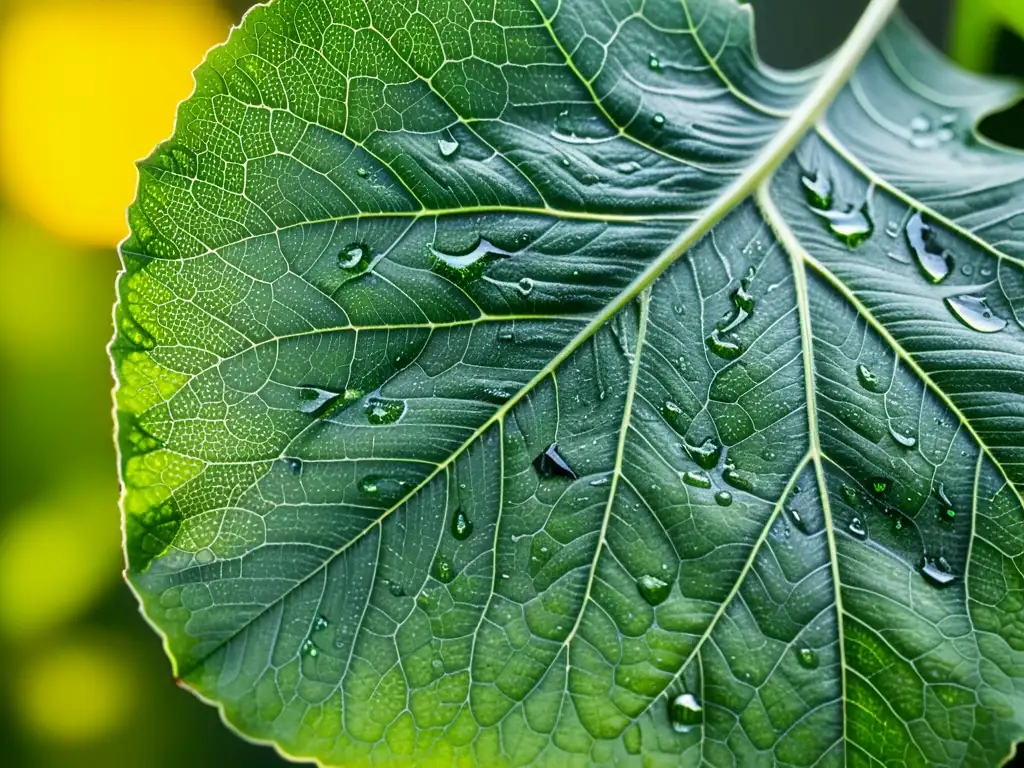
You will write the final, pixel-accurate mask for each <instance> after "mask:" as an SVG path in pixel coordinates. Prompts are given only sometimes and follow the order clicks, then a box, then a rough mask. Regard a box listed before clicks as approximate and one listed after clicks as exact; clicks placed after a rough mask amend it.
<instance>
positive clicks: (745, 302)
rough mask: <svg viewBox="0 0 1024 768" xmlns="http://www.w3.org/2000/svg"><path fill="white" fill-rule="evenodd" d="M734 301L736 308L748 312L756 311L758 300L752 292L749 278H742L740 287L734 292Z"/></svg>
mask: <svg viewBox="0 0 1024 768" xmlns="http://www.w3.org/2000/svg"><path fill="white" fill-rule="evenodd" d="M732 303H733V304H734V305H735V306H736V309H739V310H742V311H743V312H746V313H747V314H750V313H751V312H753V311H754V304H755V303H756V301H755V299H754V295H753V294H752V293H750V279H749V278H744V279H743V280H741V281H740V286H739V288H737V289H736V290H735V291H733V292H732Z"/></svg>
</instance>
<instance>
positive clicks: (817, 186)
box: [800, 173, 832, 211]
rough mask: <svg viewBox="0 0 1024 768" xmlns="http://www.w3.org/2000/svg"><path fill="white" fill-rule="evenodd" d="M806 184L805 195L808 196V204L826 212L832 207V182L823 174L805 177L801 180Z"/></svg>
mask: <svg viewBox="0 0 1024 768" xmlns="http://www.w3.org/2000/svg"><path fill="white" fill-rule="evenodd" d="M800 180H801V181H802V182H803V184H804V193H805V194H806V195H807V202H808V203H810V204H811V207H812V208H816V209H817V210H819V211H825V210H828V209H829V208H831V207H832V182H830V181H829V180H828V177H827V176H825V175H824V174H822V173H818V174H815V176H814V178H813V179H812V178H811V177H810V176H803V177H801V179H800Z"/></svg>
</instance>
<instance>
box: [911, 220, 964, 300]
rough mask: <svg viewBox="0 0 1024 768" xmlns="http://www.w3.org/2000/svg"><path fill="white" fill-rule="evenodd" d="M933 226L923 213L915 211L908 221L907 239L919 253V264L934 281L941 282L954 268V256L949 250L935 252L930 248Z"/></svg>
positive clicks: (915, 251)
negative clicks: (929, 242) (929, 224)
mask: <svg viewBox="0 0 1024 768" xmlns="http://www.w3.org/2000/svg"><path fill="white" fill-rule="evenodd" d="M931 231H932V228H931V227H929V226H928V225H927V224H925V223H924V217H923V216H921V213H920V212H918V213H915V214H914V215H913V216H911V217H910V221H909V222H908V223H907V240H908V241H909V242H910V247H911V248H913V249H914V253H916V254H917V264H918V266H919V267H921V271H922V272H923V273H924V275H925V277H927V278H928V279H929V280H931V282H933V283H941V282H942V281H943V280H945V279H946V278H947V277H949V273H950V272H951V271H952V269H953V257H952V256H951V255H950V254H949V253H948V252H943V253H935V252H934V251H930V250H928V241H929V240H930V239H931V237H930V233H931Z"/></svg>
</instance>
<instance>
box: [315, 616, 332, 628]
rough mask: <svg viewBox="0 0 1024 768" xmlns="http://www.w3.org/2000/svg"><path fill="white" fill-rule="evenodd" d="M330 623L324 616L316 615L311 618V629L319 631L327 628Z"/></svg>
mask: <svg viewBox="0 0 1024 768" xmlns="http://www.w3.org/2000/svg"><path fill="white" fill-rule="evenodd" d="M330 625H331V623H330V622H329V621H328V620H327V619H326V618H324V617H323V616H317V617H316V619H314V620H313V631H314V632H319V631H321V630H324V629H327V628H328V627H329V626H330Z"/></svg>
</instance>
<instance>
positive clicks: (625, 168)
mask: <svg viewBox="0 0 1024 768" xmlns="http://www.w3.org/2000/svg"><path fill="white" fill-rule="evenodd" d="M641 167H642V166H641V165H640V163H638V162H636V161H635V160H630V161H628V162H625V163H619V164H618V165H616V166H615V170H616V171H618V172H619V173H623V174H626V175H627V176H628V175H629V174H631V173H636V172H637V171H639V170H640V168H641Z"/></svg>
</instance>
